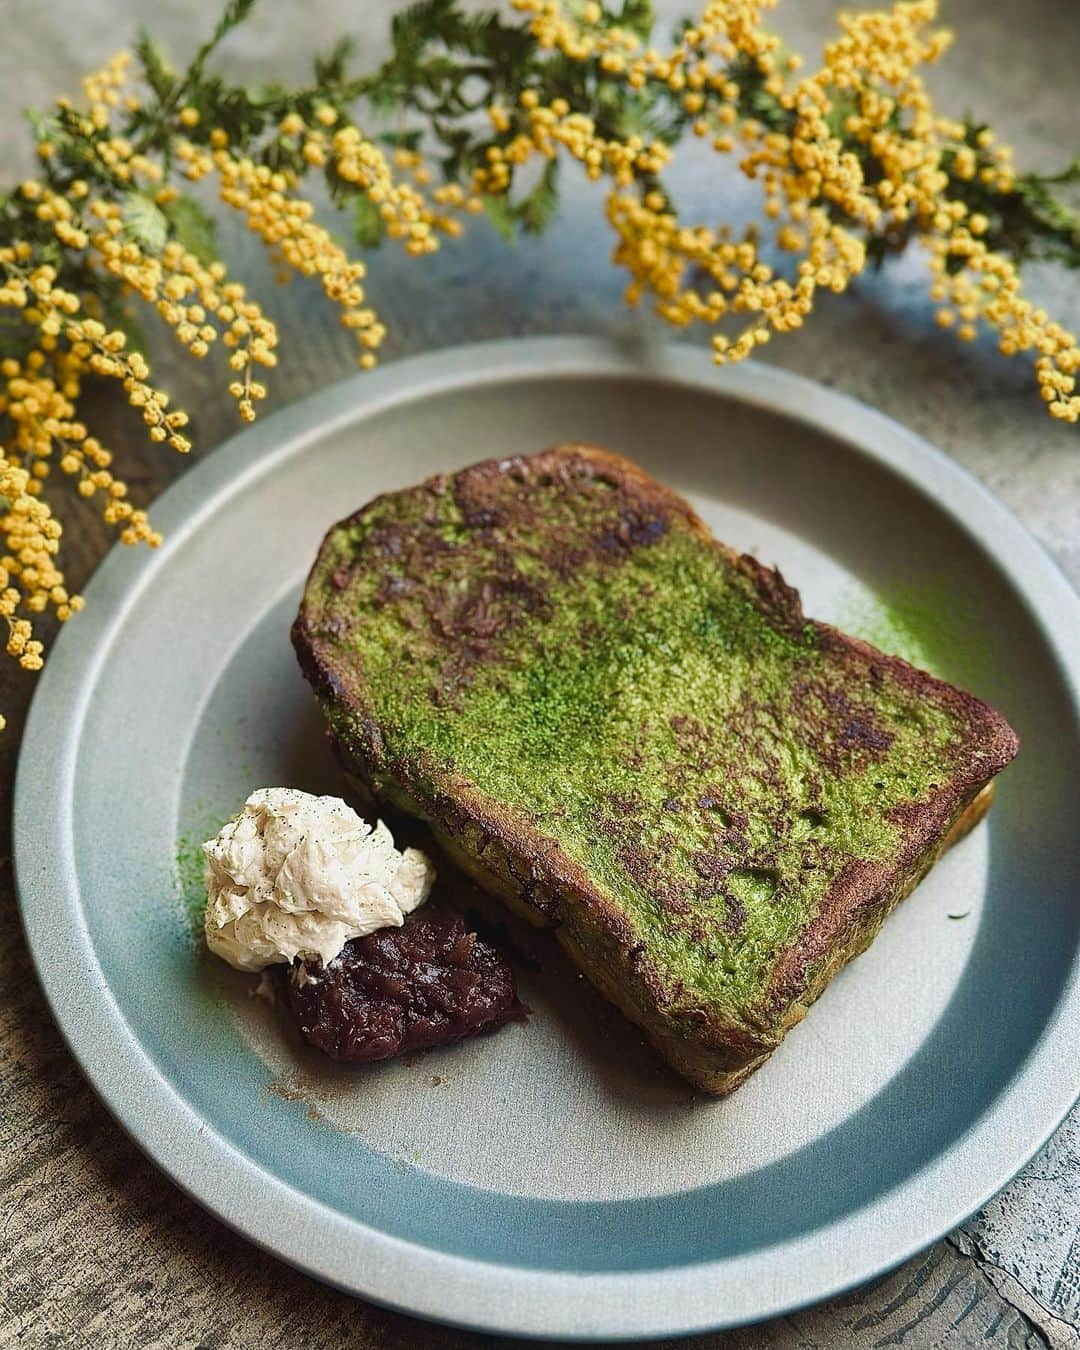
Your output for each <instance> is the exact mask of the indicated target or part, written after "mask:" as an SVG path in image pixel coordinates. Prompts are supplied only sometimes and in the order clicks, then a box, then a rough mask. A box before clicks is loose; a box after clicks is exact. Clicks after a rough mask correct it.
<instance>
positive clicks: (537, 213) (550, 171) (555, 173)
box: [518, 159, 559, 234]
mask: <svg viewBox="0 0 1080 1350" xmlns="http://www.w3.org/2000/svg"><path fill="white" fill-rule="evenodd" d="M558 206H559V161H558V160H557V159H549V160H548V162H547V165H546V166H545V168H544V174H543V177H542V178H541V179H540V182H539V183H538V184H537V185H536V187H535V188H534V189H533V190H532V192H530V193H529V195H528V196H527V197H526V198H525V199H524V201H522V202H521V203H520V205H519V207H518V217H519V219H520V220H521V226H522V229H524V230H525V231H526V232H527V233H528V234H542V233H543V231H544V230H546V229H547V227H548V226H549V225H550V224H551V220H552V217H553V216H554V215H555V212H556V210H557V209H558Z"/></svg>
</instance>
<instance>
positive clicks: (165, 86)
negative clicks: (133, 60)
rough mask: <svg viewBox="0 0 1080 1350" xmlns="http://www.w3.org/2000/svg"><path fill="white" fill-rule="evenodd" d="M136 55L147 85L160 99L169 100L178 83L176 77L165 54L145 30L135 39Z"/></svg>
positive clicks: (142, 29)
mask: <svg viewBox="0 0 1080 1350" xmlns="http://www.w3.org/2000/svg"><path fill="white" fill-rule="evenodd" d="M135 55H136V56H137V57H138V59H139V64H140V65H141V66H142V69H143V76H144V78H145V80H146V83H147V84H148V85H149V86H150V88H151V89H152V90H153V91H154V93H155V94H156V95H157V96H158V98H159V99H165V98H168V97H169V95H170V94H171V93H172V91H173V86H174V85H175V83H176V76H175V74H174V73H173V71H172V70H171V69H170V67H169V63H168V61H166V59H165V54H164V52H163V51H162V50H161V48H160V47H159V46H158V44H157V43H156V42H155V41H154V40H153V38H152V37H151V36H150V34H149V33H148V32H147V31H146V29H145V28H141V29H140V30H139V34H138V37H136V39H135Z"/></svg>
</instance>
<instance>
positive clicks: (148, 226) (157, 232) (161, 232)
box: [123, 192, 169, 254]
mask: <svg viewBox="0 0 1080 1350" xmlns="http://www.w3.org/2000/svg"><path fill="white" fill-rule="evenodd" d="M123 220H124V233H125V234H126V235H127V237H128V238H129V239H130V240H132V241H133V242H134V243H136V244H138V245H139V247H140V248H141V249H143V250H144V251H145V252H147V253H155V254H156V253H160V252H161V250H162V249H163V248H164V247H165V243H166V241H167V240H168V237H169V222H168V220H167V219H166V217H165V213H164V212H163V211H162V209H161V207H160V206H158V205H157V203H156V202H153V201H151V200H150V198H149V197H147V196H145V195H144V194H143V193H141V192H129V193H128V194H127V196H126V197H125V198H124V205H123Z"/></svg>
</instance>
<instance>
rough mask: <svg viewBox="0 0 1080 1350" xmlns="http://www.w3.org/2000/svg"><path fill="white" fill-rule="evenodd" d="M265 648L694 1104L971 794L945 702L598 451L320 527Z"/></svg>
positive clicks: (748, 1057) (984, 800)
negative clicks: (572, 966) (635, 1035)
mask: <svg viewBox="0 0 1080 1350" xmlns="http://www.w3.org/2000/svg"><path fill="white" fill-rule="evenodd" d="M293 640H294V643H295V646H296V650H297V652H298V654H299V657H300V662H301V665H302V667H303V669H304V672H305V674H306V675H307V677H308V679H309V680H310V681H311V683H312V685H313V686H314V688H315V690H316V692H317V695H318V697H319V700H320V702H321V705H322V708H323V711H324V713H325V716H326V718H327V721H328V723H329V726H330V729H331V732H332V735H333V737H334V739H335V740H336V742H337V745H338V747H339V748H340V750H341V752H342V754H343V756H344V758H345V761H346V763H347V765H348V767H349V769H350V772H351V774H352V776H353V778H354V780H355V782H356V784H357V785H359V786H360V787H362V788H363V789H364V790H365V791H367V792H368V793H370V794H371V796H372V797H374V798H375V799H376V800H377V801H378V802H380V803H384V804H390V805H393V806H395V807H398V808H400V809H403V810H405V811H407V812H410V813H412V814H413V815H416V816H419V817H421V818H423V819H424V820H425V821H427V822H428V823H429V825H430V826H431V828H432V829H433V831H434V832H435V834H436V835H437V837H438V839H439V842H440V843H441V844H442V846H443V847H444V848H445V849H446V851H447V852H448V853H449V854H450V855H451V856H452V857H453V858H454V859H455V860H456V861H457V862H458V863H459V864H460V865H461V866H462V867H463V868H464V869H465V870H466V871H467V872H468V873H470V874H471V875H472V876H473V877H474V878H475V879H476V880H477V881H478V882H479V883H480V884H481V885H482V886H483V887H484V888H486V889H487V890H489V891H491V892H492V893H494V894H495V895H497V896H499V897H501V898H502V899H504V900H505V901H506V902H507V903H508V904H509V905H511V906H512V907H513V908H514V909H515V910H517V911H518V912H519V913H520V914H522V915H524V916H525V917H526V918H528V919H530V920H532V921H533V922H535V923H537V924H541V925H551V926H553V927H554V928H555V929H556V932H557V936H558V938H559V941H560V942H561V943H562V944H563V946H564V947H565V948H566V950H567V951H568V952H569V953H570V955H571V956H572V957H573V959H574V960H575V962H576V963H577V964H578V966H579V967H580V969H581V970H582V971H583V972H584V973H585V975H587V976H588V978H589V979H590V980H591V981H592V982H593V983H594V984H595V985H596V986H597V988H598V989H599V990H600V991H601V992H602V993H603V994H604V995H606V996H607V997H608V998H609V999H611V1001H612V1002H613V1003H615V1004H616V1005H617V1006H618V1007H619V1008H620V1009H621V1010H622V1011H623V1012H624V1013H625V1014H626V1016H627V1017H629V1018H630V1019H631V1020H632V1021H634V1022H635V1023H637V1024H638V1026H640V1027H641V1029H642V1030H643V1031H644V1032H645V1034H646V1036H647V1037H648V1038H649V1040H650V1041H651V1042H652V1044H653V1045H654V1046H655V1047H656V1049H657V1050H658V1051H659V1052H660V1054H661V1055H663V1057H664V1058H665V1059H666V1060H667V1061H668V1062H669V1063H670V1064H671V1065H672V1066H673V1067H674V1068H675V1069H677V1070H678V1071H679V1072H680V1073H681V1074H683V1075H685V1077H687V1078H688V1079H690V1080H691V1081H692V1082H694V1083H696V1084H698V1085H699V1086H701V1087H702V1088H704V1089H706V1090H707V1091H709V1092H714V1093H722V1092H727V1091H730V1090H731V1089H732V1088H734V1087H736V1086H737V1085H738V1084H739V1083H740V1082H741V1081H742V1080H743V1079H744V1078H745V1077H746V1076H747V1075H748V1074H749V1073H751V1072H752V1071H753V1070H754V1069H755V1068H757V1067H758V1066H759V1065H760V1064H761V1063H762V1062H763V1061H764V1060H765V1059H766V1058H767V1057H768V1055H769V1054H770V1053H771V1052H772V1051H773V1050H774V1049H775V1048H776V1046H777V1045H778V1044H779V1042H780V1040H781V1039H782V1037H783V1036H784V1034H785V1032H786V1031H787V1029H788V1028H789V1027H790V1026H792V1025H793V1024H794V1023H795V1022H797V1021H798V1020H799V1019H800V1018H801V1017H802V1016H803V1014H804V1013H805V1012H806V1009H807V1008H808V1006H809V1005H810V1004H811V1003H812V1002H813V1000H814V999H815V998H817V996H818V995H819V994H820V993H821V991H822V990H823V989H824V987H825V985H826V984H827V983H828V982H829V980H830V979H831V978H832V977H833V976H834V975H835V974H836V972H837V971H838V970H839V969H840V968H841V967H842V966H843V965H844V964H845V962H847V961H849V960H850V959H851V958H852V957H853V956H855V955H857V954H858V953H859V952H860V951H862V950H863V949H864V948H865V947H866V946H867V945H868V943H869V942H870V941H871V939H872V938H873V936H874V934H875V933H876V932H877V930H878V928H879V927H880V925H881V923H882V921H883V920H884V918H885V916H886V915H887V914H888V913H889V911H890V910H891V909H892V907H893V906H894V905H895V904H897V902H898V901H900V900H901V899H902V898H903V897H904V896H905V895H907V894H908V892H910V891H911V889H912V888H913V887H914V886H915V885H916V884H917V882H918V881H919V880H920V879H921V878H922V877H923V876H924V875H925V873H926V872H927V870H928V869H929V868H930V867H931V866H932V864H933V863H934V861H935V860H936V859H937V858H938V857H939V855H940V854H941V853H942V852H943V850H944V849H945V848H946V847H948V845H949V844H950V843H951V842H952V841H953V839H955V838H956V837H958V836H959V835H960V834H961V833H963V831H964V830H965V829H966V828H969V827H970V826H971V825H972V824H974V823H975V821H976V820H977V819H978V818H979V817H980V816H981V814H982V813H983V812H984V811H985V809H986V807H987V806H988V805H989V798H990V788H989V786H988V785H989V783H990V780H991V779H992V778H993V776H994V775H995V774H996V773H997V772H998V771H999V770H1000V769H1002V768H1003V767H1004V766H1005V765H1006V764H1008V762H1009V761H1010V760H1011V759H1012V758H1013V756H1014V755H1015V753H1016V750H1017V738H1016V736H1015V734H1014V733H1013V731H1012V729H1011V728H1010V727H1009V725H1008V724H1007V723H1006V722H1005V720H1004V719H1003V718H1002V717H1000V716H999V715H998V713H996V712H995V711H994V710H993V709H992V708H990V707H988V706H987V705H986V704H985V703H983V702H981V701H980V700H979V699H977V698H974V697H972V696H971V695H970V694H966V693H963V692H961V691H960V690H959V689H955V688H953V687H952V686H951V685H948V684H945V683H943V682H942V681H940V680H937V679H934V678H933V677H932V676H930V675H927V674H925V673H924V672H922V671H919V670H916V669H915V668H913V667H912V666H910V665H908V664H907V663H906V662H904V661H902V660H900V659H899V658H898V657H893V656H886V655H883V654H882V653H881V652H878V651H876V650H875V649H874V648H872V647H870V646H868V645H867V644H866V643H863V642H861V641H859V640H857V639H855V638H851V637H847V636H845V635H844V634H842V633H839V632H837V631H836V630H835V629H833V628H831V627H829V626H828V625H826V624H822V623H817V622H815V621H814V620H812V619H807V618H805V617H804V616H803V613H802V608H801V605H800V602H799V596H798V594H797V592H796V591H794V590H793V589H792V588H791V587H790V586H789V585H787V583H786V582H785V581H784V579H783V578H782V577H781V575H780V574H779V573H778V572H775V571H772V570H770V569H768V568H766V567H764V566H762V565H761V564H760V563H758V562H756V561H755V560H754V559H753V558H750V557H747V556H739V555H737V554H736V553H734V552H732V551H731V550H730V549H728V548H726V547H725V546H724V545H722V544H720V543H718V542H717V541H716V540H714V539H713V538H712V537H711V536H710V534H709V532H708V530H707V528H706V527H705V526H704V524H703V523H702V522H701V520H700V519H699V518H698V517H697V516H696V515H695V514H694V512H693V511H692V510H691V508H690V507H689V505H688V504H687V503H686V502H685V501H683V500H682V498H680V497H679V496H677V495H676V494H675V493H673V492H671V491H669V490H668V489H667V488H665V487H663V486H662V485H661V484H659V483H657V482H656V481H655V480H654V479H652V478H651V477H649V475H647V474H646V473H645V472H644V471H643V470H641V469H640V468H638V467H637V466H635V465H634V464H631V463H630V462H629V461H627V460H625V459H622V458H620V457H618V456H617V455H613V454H609V453H607V452H606V451H602V450H597V449H593V448H591V447H588V446H582V445H567V446H561V447H559V448H557V449H554V450H548V451H545V452H543V453H541V454H537V455H533V456H530V457H527V458H513V459H505V460H489V461H487V462H485V463H482V464H477V465H475V466H473V467H472V468H468V469H464V470H462V471H461V472H459V473H456V474H452V475H445V476H443V475H440V476H439V477H436V478H432V479H430V480H429V481H428V482H426V483H423V484H421V485H420V486H418V487H414V488H410V489H407V490H405V491H401V492H395V493H390V494H388V495H386V496H383V497H379V498H377V499H376V500H375V501H373V502H371V503H370V504H369V505H368V506H365V507H364V508H363V509H362V510H360V511H358V512H357V513H356V514H355V515H354V516H351V517H350V518H349V519H348V520H345V521H343V522H342V523H341V524H339V525H337V526H335V527H334V528H333V529H332V530H331V531H330V533H329V534H328V535H327V537H326V539H325V541H324V542H323V545H322V548H321V550H320V553H319V556H318V559H317V561H316V563H315V566H314V568H313V569H312V572H311V575H310V577H309V579H308V583H307V587H306V590H305V592H304V597H303V602H302V604H301V608H300V613H299V615H298V617H297V619H296V623H295V625H294V628H293Z"/></svg>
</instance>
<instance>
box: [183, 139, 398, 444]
mask: <svg viewBox="0 0 1080 1350" xmlns="http://www.w3.org/2000/svg"><path fill="white" fill-rule="evenodd" d="M181 154H182V157H184V158H186V159H187V161H188V174H189V176H190V177H192V178H196V177H200V176H202V174H203V173H204V172H205V171H206V163H207V161H209V167H210V168H212V169H213V170H215V171H216V173H217V176H218V181H219V184H220V193H221V200H222V201H223V202H225V203H226V204H227V205H229V206H231V207H233V208H234V209H235V210H237V211H240V212H242V213H243V215H244V217H245V219H246V220H247V224H248V228H249V229H251V230H253V231H254V232H255V233H256V234H257V235H258V236H259V237H260V238H261V239H262V240H263V242H264V243H265V244H266V245H267V246H268V247H269V248H270V250H271V252H272V253H273V254H274V255H276V256H277V257H278V258H280V260H281V261H282V262H283V263H284V264H286V265H287V266H288V267H290V268H292V269H293V270H294V271H296V272H299V273H300V274H301V275H302V276H308V277H318V278H319V281H320V282H321V284H322V288H323V292H324V294H325V295H326V296H327V298H328V299H329V300H332V301H333V302H334V303H335V304H337V305H339V306H340V307H341V310H342V314H341V322H342V324H343V325H344V327H346V328H349V329H352V330H353V332H354V334H355V335H356V339H357V341H358V342H359V344H360V345H361V347H363V349H364V350H363V352H362V353H361V355H360V358H359V361H360V365H361V366H363V367H365V368H368V367H370V366H373V365H374V364H375V351H376V349H377V348H378V347H379V346H380V344H381V343H382V340H383V338H384V337H385V336H386V329H385V328H384V326H383V325H382V324H381V323H380V322H379V321H378V318H377V316H376V314H375V311H374V310H372V309H371V308H370V307H367V306H365V305H364V288H363V286H362V285H361V281H362V279H363V277H364V275H365V273H366V270H367V269H366V268H365V267H364V264H363V263H362V262H358V261H355V260H353V259H350V258H349V256H348V254H347V253H346V252H345V250H344V249H343V248H342V247H341V245H340V244H338V243H336V242H335V240H334V238H333V236H332V235H331V234H330V232H329V230H327V229H326V228H325V227H324V226H322V225H320V224H318V222H317V221H316V220H314V218H313V217H314V214H315V208H314V206H313V205H312V204H311V202H309V201H307V200H305V199H304V198H303V197H297V196H296V195H294V194H293V193H292V192H291V191H290V183H289V179H288V177H287V176H286V175H285V174H284V173H276V172H274V171H272V170H271V169H270V168H268V167H267V165H265V164H256V163H255V162H254V161H253V160H251V159H248V158H246V157H245V158H239V159H238V158H236V157H234V156H233V155H232V154H231V153H230V152H229V150H228V149H226V148H225V147H224V146H220V147H218V148H217V149H214V150H212V151H211V152H210V154H209V155H205V154H201V153H199V152H195V151H194V148H193V147H192V148H191V149H190V150H188V151H182V152H181ZM249 355H250V359H249ZM252 360H254V361H257V362H260V363H262V364H272V363H273V354H272V353H271V352H270V350H269V347H268V345H267V344H266V343H265V342H262V341H260V340H259V339H258V338H256V339H255V341H254V343H253V345H252V347H251V348H250V354H249V352H248V351H247V350H245V349H237V350H236V351H234V352H233V355H232V357H231V358H230V365H231V366H232V367H233V369H235V370H239V371H243V372H244V374H245V378H246V379H247V380H248V381H249V383H248V386H247V388H248V390H249V391H251V390H254V389H256V388H258V389H261V386H254V385H251V384H250V370H251V361H252ZM248 408H250V403H249V404H248ZM241 412H242V413H243V414H244V416H245V417H247V419H248V420H250V418H251V416H252V415H253V411H252V412H249V411H247V410H245V408H244V406H243V403H242V405H241Z"/></svg>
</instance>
